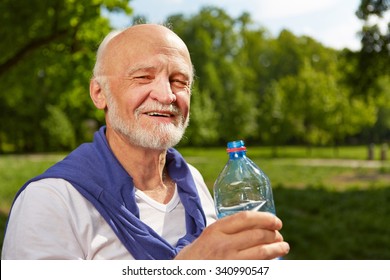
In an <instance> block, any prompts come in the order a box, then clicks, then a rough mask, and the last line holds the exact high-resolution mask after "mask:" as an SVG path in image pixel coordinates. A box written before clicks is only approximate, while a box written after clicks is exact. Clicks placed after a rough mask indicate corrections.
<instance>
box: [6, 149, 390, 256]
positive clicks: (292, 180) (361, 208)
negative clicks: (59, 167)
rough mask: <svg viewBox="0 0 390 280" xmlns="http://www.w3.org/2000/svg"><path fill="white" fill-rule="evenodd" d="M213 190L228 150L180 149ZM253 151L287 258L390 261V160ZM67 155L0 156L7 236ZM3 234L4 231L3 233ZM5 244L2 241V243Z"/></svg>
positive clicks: (343, 152) (348, 153)
mask: <svg viewBox="0 0 390 280" xmlns="http://www.w3.org/2000/svg"><path fill="white" fill-rule="evenodd" d="M179 150H180V152H181V153H182V154H183V155H184V156H185V158H186V159H187V161H188V162H189V163H191V164H192V165H194V166H196V167H197V168H198V169H199V170H200V171H201V173H202V174H203V176H204V178H205V181H206V183H207V185H208V187H209V188H210V190H211V189H212V186H213V183H214V181H215V179H216V177H217V176H218V174H219V172H220V171H221V170H222V168H223V166H224V165H225V163H226V161H227V155H226V152H225V149H224V148H223V147H221V148H207V149H200V148H179ZM272 155H273V151H272V149H270V148H267V147H263V148H259V147H248V156H249V157H250V158H251V159H252V160H253V161H255V162H256V163H257V164H258V165H259V166H260V167H261V168H262V169H263V171H264V172H266V173H267V174H268V176H269V178H270V180H271V183H272V185H273V193H274V199H275V204H276V210H277V215H278V216H279V217H281V219H282V220H283V222H284V227H283V230H282V233H283V236H284V237H285V239H286V240H287V241H288V242H289V243H290V246H291V251H290V254H289V255H288V256H287V257H286V259H390V250H389V249H388V248H390V224H389V218H388V217H389V216H390V161H385V162H381V161H379V160H376V161H367V160H366V157H367V151H366V148H365V147H341V148H339V149H338V153H335V150H334V149H331V148H313V149H311V151H310V152H309V151H308V150H307V149H305V148H300V147H281V148H279V149H278V151H277V157H273V156H272ZM63 157H64V154H50V155H18V156H14V155H2V156H0V205H1V207H0V213H1V221H0V222H1V224H0V226H1V231H4V226H5V221H6V217H7V214H8V211H9V207H10V205H11V203H12V199H13V196H14V194H15V192H16V191H17V190H18V189H19V187H20V186H21V185H22V184H23V183H24V182H25V181H26V180H28V179H29V178H31V177H33V176H35V175H37V174H39V173H41V172H42V171H44V170H45V169H46V168H47V167H49V166H50V165H52V164H53V163H54V162H56V161H58V160H60V159H62V158H63ZM0 234H1V236H3V234H2V232H1V233H0ZM1 243H2V239H1Z"/></svg>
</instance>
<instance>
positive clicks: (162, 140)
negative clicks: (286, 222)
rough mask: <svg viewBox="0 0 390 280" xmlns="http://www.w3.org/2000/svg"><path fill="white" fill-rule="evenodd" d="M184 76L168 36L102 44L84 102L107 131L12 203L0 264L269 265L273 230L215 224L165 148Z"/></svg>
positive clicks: (177, 134) (254, 219)
mask: <svg viewBox="0 0 390 280" xmlns="http://www.w3.org/2000/svg"><path fill="white" fill-rule="evenodd" d="M192 80H193V68H192V63H191V59H190V55H189V52H188V49H187V47H186V45H185V44H184V42H183V41H182V40H181V39H180V38H179V37H178V36H177V35H176V34H175V33H173V32H172V31H171V30H170V29H168V28H166V27H164V26H161V25H154V24H142V25H136V26H133V27H130V28H128V29H125V30H123V31H121V32H116V33H111V34H109V35H108V36H107V37H106V38H105V40H104V41H103V42H102V44H101V46H100V47H99V50H98V52H97V59H96V65H95V68H94V73H93V78H92V79H91V82H90V95H91V98H92V101H93V103H94V104H95V106H96V107H97V108H98V109H101V110H104V111H105V116H106V126H104V127H102V128H101V129H100V130H99V131H98V132H96V133H95V136H94V141H93V143H86V144H83V145H81V146H80V147H78V148H77V149H76V150H74V151H73V152H72V153H71V154H69V156H67V157H66V158H65V159H64V160H63V161H60V162H59V163H57V164H55V165H54V166H52V167H51V168H49V169H48V170H47V171H46V172H45V173H43V174H42V175H40V176H38V177H35V178H34V179H32V180H30V181H28V182H27V183H26V184H25V185H24V186H23V187H22V189H21V190H20V191H19V192H18V194H17V198H16V199H15V202H14V204H13V207H12V209H11V213H10V218H9V222H8V225H7V232H6V236H5V239H4V246H3V255H2V258H3V259H175V258H176V259H272V258H276V257H280V256H283V255H285V254H286V253H288V251H289V246H288V244H287V243H286V242H284V241H283V238H282V236H281V234H280V233H279V230H280V229H281V227H282V223H281V221H280V220H279V219H278V218H277V217H275V216H273V215H271V214H267V213H257V212H242V213H239V214H236V215H232V216H230V217H226V218H223V219H221V220H218V221H216V216H215V210H214V205H213V200H212V198H211V196H210V193H209V191H208V189H207V187H206V185H205V183H204V181H203V178H202V176H201V175H200V173H199V172H198V171H197V170H196V169H195V168H194V167H193V166H191V165H189V164H187V163H186V162H185V160H184V159H183V158H182V156H181V155H180V154H179V153H178V152H177V151H176V150H175V149H173V148H172V147H173V146H175V145H176V144H177V143H178V142H179V141H180V139H181V137H182V135H183V134H184V131H185V129H186V127H187V125H188V121H189V109H190V97H191V84H192Z"/></svg>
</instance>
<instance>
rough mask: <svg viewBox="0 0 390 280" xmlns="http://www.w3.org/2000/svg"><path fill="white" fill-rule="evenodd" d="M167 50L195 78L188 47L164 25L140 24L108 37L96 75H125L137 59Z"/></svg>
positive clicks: (114, 32) (100, 56)
mask: <svg viewBox="0 0 390 280" xmlns="http://www.w3.org/2000/svg"><path fill="white" fill-rule="evenodd" d="M164 49H165V50H169V51H171V52H175V53H177V55H180V56H181V57H182V58H183V60H184V61H185V62H186V63H187V64H188V65H189V66H190V67H191V76H192V75H193V71H192V63H191V58H190V55H189V52H188V49H187V46H186V44H185V43H184V42H183V40H182V39H180V37H179V36H177V35H176V34H175V33H174V32H173V31H172V30H170V29H169V28H167V27H165V26H162V25H158V24H139V25H134V26H132V27H129V28H127V29H124V30H122V31H113V32H111V33H109V34H108V35H107V36H106V38H105V39H104V40H103V42H102V43H101V45H100V47H99V49H98V52H97V57H96V64H95V67H94V70H93V73H94V76H95V77H98V76H104V75H118V74H120V73H122V74H123V72H121V71H125V69H126V68H127V67H129V66H131V63H132V61H131V59H132V58H134V56H137V57H138V58H139V57H140V56H143V55H154V54H156V53H158V52H163V51H164Z"/></svg>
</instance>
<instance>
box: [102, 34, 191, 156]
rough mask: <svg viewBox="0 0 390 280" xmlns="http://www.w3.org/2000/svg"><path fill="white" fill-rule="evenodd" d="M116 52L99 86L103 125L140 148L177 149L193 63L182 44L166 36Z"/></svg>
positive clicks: (185, 117) (186, 114)
mask: <svg viewBox="0 0 390 280" xmlns="http://www.w3.org/2000/svg"><path fill="white" fill-rule="evenodd" d="M139 35H141V34H139ZM145 36H146V35H145ZM149 36H150V35H149ZM152 36H153V35H152ZM124 42H126V41H125V40H124ZM118 48H124V49H123V50H122V52H121V53H122V55H121V56H118V58H119V60H117V61H118V62H117V63H114V64H113V65H112V67H111V68H107V69H108V73H109V74H108V75H106V77H107V79H106V81H108V84H106V86H105V88H104V90H105V95H106V101H107V108H106V122H107V127H111V128H112V129H113V130H115V131H116V132H118V133H120V134H121V135H122V136H124V137H125V138H126V139H127V140H128V141H129V142H130V143H131V144H133V145H137V146H141V147H144V148H151V149H167V148H169V147H172V146H174V145H176V144H177V143H178V142H179V141H180V139H181V137H182V136H183V134H184V132H185V129H186V127H187V126H188V122H189V108H190V94H191V92H190V84H191V79H192V65H191V62H190V59H189V55H188V52H187V50H186V48H185V46H184V47H183V43H182V42H181V40H180V39H179V38H176V37H175V36H173V35H172V34H171V33H167V34H165V35H164V34H158V36H156V37H154V38H149V39H146V40H144V39H143V40H139V41H137V43H136V44H132V43H130V44H120V45H119V46H118ZM114 61H115V57H114V58H113V61H112V62H114Z"/></svg>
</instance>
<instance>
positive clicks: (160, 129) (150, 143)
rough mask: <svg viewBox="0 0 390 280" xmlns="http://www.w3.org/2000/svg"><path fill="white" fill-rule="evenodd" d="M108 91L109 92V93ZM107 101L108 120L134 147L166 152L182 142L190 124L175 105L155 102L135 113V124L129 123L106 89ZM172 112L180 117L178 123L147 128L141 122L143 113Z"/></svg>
mask: <svg viewBox="0 0 390 280" xmlns="http://www.w3.org/2000/svg"><path fill="white" fill-rule="evenodd" d="M107 90H108V91H107ZM105 91H106V99H107V107H108V109H107V118H108V121H109V122H110V124H111V126H112V128H113V129H114V130H115V131H117V132H119V133H121V134H122V135H123V136H125V137H126V139H127V140H128V141H129V142H130V143H131V144H133V145H136V146H140V147H143V148H148V149H154V150H166V149H168V148H170V147H173V146H175V145H176V144H177V143H179V142H180V140H181V138H182V137H183V135H184V132H185V130H186V128H187V126H188V123H189V117H187V118H185V117H184V116H183V114H182V113H181V112H180V110H179V109H178V108H177V107H176V106H174V105H172V104H171V105H163V104H161V103H159V102H154V103H151V104H147V105H141V106H140V107H138V108H137V109H136V111H135V122H129V121H127V120H126V119H124V118H123V117H122V116H121V115H120V114H119V113H118V104H117V102H116V101H115V100H114V99H113V98H112V94H111V92H110V91H109V89H107V87H105ZM160 110H161V111H170V112H172V113H175V114H176V115H177V116H178V123H177V124H173V123H167V124H164V123H157V124H156V125H154V126H153V127H152V126H149V127H148V128H145V127H143V126H142V125H141V122H140V121H139V119H140V117H141V115H142V113H141V112H145V111H148V112H152V111H160Z"/></svg>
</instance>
